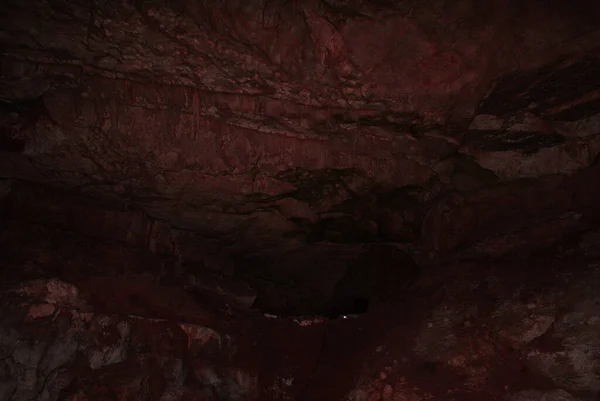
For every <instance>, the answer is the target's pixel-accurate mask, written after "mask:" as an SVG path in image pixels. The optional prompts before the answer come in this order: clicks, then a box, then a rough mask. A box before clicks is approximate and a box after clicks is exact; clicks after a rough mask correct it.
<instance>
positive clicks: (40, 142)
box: [0, 0, 600, 260]
mask: <svg viewBox="0 0 600 401" xmlns="http://www.w3.org/2000/svg"><path fill="white" fill-rule="evenodd" d="M2 8H3V12H2V13H1V14H0V26H1V27H2V28H1V29H0V43H1V44H2V72H1V76H0V88H1V89H0V91H1V94H0V98H1V99H2V103H1V112H0V115H1V117H0V124H1V127H2V130H1V134H0V138H2V139H1V140H0V144H1V146H0V151H1V152H2V158H0V175H2V176H6V177H16V178H19V179H25V180H33V181H39V182H44V183H46V184H51V185H59V186H62V187H67V188H75V189H77V190H79V191H81V192H84V193H89V194H93V195H94V196H102V197H104V198H110V199H115V200H118V201H120V202H121V203H125V204H135V205H138V206H140V207H141V208H142V209H143V210H145V211H146V212H147V213H149V214H151V215H152V216H154V217H157V218H160V219H164V220H167V221H169V222H170V223H171V224H173V225H174V226H175V227H178V228H183V229H191V230H194V231H196V232H200V233H202V234H204V235H205V236H209V237H218V238H220V239H222V240H223V241H225V243H226V244H229V245H231V248H232V250H233V251H234V252H235V253H236V254H243V255H245V256H249V255H250V254H251V253H254V254H255V256H256V257H257V258H261V259H262V260H264V259H268V258H270V257H272V256H273V253H281V252H283V251H286V250H290V249H292V250H293V249H302V248H303V247H304V246H306V244H307V243H312V242H315V241H316V242H322V241H325V240H326V241H332V242H341V243H348V242H369V241H392V242H397V243H404V244H407V248H409V249H408V250H409V251H413V250H414V249H415V248H416V249H422V248H423V247H427V246H429V245H433V248H434V249H432V250H431V251H433V252H434V253H437V252H438V251H439V249H437V248H436V246H437V245H436V244H431V241H432V239H431V237H435V236H436V233H433V234H431V233H429V232H428V231H426V232H423V231H422V230H423V228H422V225H423V223H424V222H423V218H425V219H426V215H427V214H428V213H429V211H430V210H431V209H434V210H436V209H438V208H439V207H442V208H444V207H446V206H443V203H442V205H438V204H437V202H436V201H435V200H436V199H438V198H439V197H443V196H444V195H448V194H451V193H454V192H455V191H459V192H461V193H463V192H469V191H471V190H476V189H478V188H482V187H490V186H494V185H504V184H503V183H505V182H509V181H513V180H515V179H530V178H538V177H547V176H553V175H557V174H559V175H565V174H566V178H565V179H568V176H569V174H572V173H575V172H577V171H578V170H580V169H584V168H586V167H588V166H590V165H591V164H592V163H593V162H594V160H595V158H596V156H597V154H598V153H599V147H600V143H599V141H598V133H599V118H600V117H598V112H599V110H598V96H599V92H598V91H599V90H600V81H598V76H600V61H599V60H598V43H600V41H599V40H598V39H599V36H598V35H599V34H600V31H599V30H598V26H599V24H598V22H599V21H600V7H598V6H597V5H596V4H595V2H585V1H576V2H573V3H572V4H568V5H567V4H562V3H560V2H557V1H554V2H550V3H548V2H542V1H528V2H526V3H525V2H522V1H517V0H514V1H512V0H511V1H491V0H490V1H483V2H481V1H474V0H473V1H471V0H462V1H458V2H455V1H453V2H446V1H441V0H428V1H419V2H415V1H393V2H392V1H389V2H381V1H378V2H374V1H372V2H367V1H310V2H270V1H253V2H248V3H247V4H246V3H244V5H241V3H238V2H235V1H201V2H191V1H187V0H178V1H170V2H160V1H158V2H120V3H118V4H117V3H104V2H91V3H89V2H77V1H76V2H63V1H46V0H39V1H36V0H26V1H18V2H16V1H14V2H13V1H5V2H4V3H3V6H2ZM474 218H476V219H479V218H481V217H480V216H474ZM483 218H484V217H483ZM517 221H520V219H519V220H517ZM428 224H431V222H426V224H425V225H426V226H427V225H428ZM433 224H443V223H439V222H438V223H435V222H434V223H433ZM506 224H507V225H508V224H509V223H508V222H506ZM433 241H435V240H433ZM453 245H454V244H453ZM430 256H431V255H429V254H427V257H426V258H425V259H426V260H429V257H430ZM431 257H433V256H431Z"/></svg>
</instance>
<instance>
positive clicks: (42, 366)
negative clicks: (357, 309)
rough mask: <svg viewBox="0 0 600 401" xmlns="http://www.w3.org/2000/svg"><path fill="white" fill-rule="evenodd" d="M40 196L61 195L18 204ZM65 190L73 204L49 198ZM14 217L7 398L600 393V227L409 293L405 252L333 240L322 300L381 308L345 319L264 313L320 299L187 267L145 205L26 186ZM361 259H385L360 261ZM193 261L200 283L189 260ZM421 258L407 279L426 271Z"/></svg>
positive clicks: (7, 275)
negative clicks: (358, 299)
mask: <svg viewBox="0 0 600 401" xmlns="http://www.w3.org/2000/svg"><path fill="white" fill-rule="evenodd" d="M31 191H43V193H45V196H43V197H41V196H37V197H25V198H19V197H18V196H17V195H18V194H21V195H24V194H25V193H31ZM35 193H37V192H35ZM11 199H12V200H11ZM15 199H22V200H23V201H22V202H14V200H15ZM26 199H29V203H27V202H25V200H26ZM52 199H54V201H55V202H56V200H60V202H56V203H46V202H50V201H51V200H52ZM88 202H91V201H90V200H88ZM77 204H78V205H79V208H77V207H74V205H77ZM35 205H37V207H32V206H35ZM61 205H66V208H65V207H61ZM19 207H30V209H29V210H31V211H35V213H34V212H32V213H30V214H26V213H18V210H19ZM2 210H3V213H0V217H1V223H2V225H1V226H0V227H2V230H1V231H0V233H1V235H0V269H1V270H0V273H1V274H0V277H1V278H2V279H1V280H0V298H1V299H0V300H1V301H2V307H1V308H0V327H1V330H0V366H1V368H0V395H1V397H2V399H6V400H11V401H21V400H47V401H53V400H99V399H107V400H145V399H149V400H190V401H191V400H198V401H200V400H232V401H233V400H288V401H292V400H298V401H302V400H310V399H314V400H324V401H326V400H332V401H338V400H348V401H358V400H361V401H362V400H398V401H400V400H415V401H421V400H440V401H441V400H445V401H450V400H465V401H470V400H472V401H476V400H483V399H485V400H490V401H501V400H502V401H504V400H511V401H541V400H556V401H593V400H595V397H597V395H598V394H600V376H599V374H598V369H597V368H598V366H600V342H599V338H598V332H599V327H600V326H599V325H600V307H599V305H600V299H598V291H597V289H598V288H599V286H600V269H599V266H600V260H599V259H598V253H597V252H590V251H588V250H589V249H594V246H595V245H594V238H596V235H595V231H590V232H588V233H586V234H585V235H580V236H579V237H578V239H576V240H572V241H570V242H563V246H562V249H554V250H552V251H546V252H545V253H542V254H540V253H538V254H525V253H523V254H518V253H517V254H510V255H509V256H507V257H504V258H502V259H498V258H495V259H491V258H490V257H485V256H482V255H481V254H473V255H472V256H471V257H470V258H469V259H464V258H462V257H461V258H454V260H453V261H452V262H446V263H444V264H442V265H440V266H438V267H435V268H433V267H432V268H429V269H426V270H421V271H419V272H418V274H417V275H416V276H413V278H412V279H411V280H410V282H411V283H412V285H408V286H407V283H408V282H409V281H407V280H406V279H398V280H397V281H394V279H393V276H392V275H393V274H397V273H395V272H398V270H394V269H392V268H391V267H390V265H389V264H392V265H393V264H395V263H400V262H401V261H403V262H402V263H405V264H406V263H408V262H411V259H410V258H409V257H408V255H407V254H406V253H404V252H401V251H399V250H398V249H397V248H392V247H390V246H383V245H377V246H372V247H371V249H370V250H367V251H366V252H365V251H364V250H361V249H359V248H354V251H355V252H354V253H353V254H352V253H349V249H347V248H345V249H339V248H337V253H333V252H332V249H325V250H321V252H322V253H321V254H320V255H321V256H323V257H331V256H335V255H337V259H332V260H331V262H335V261H337V263H338V266H337V267H336V266H335V265H334V264H332V265H331V269H332V270H335V269H337V270H336V271H337V275H336V274H333V273H331V272H330V275H331V277H329V278H328V279H325V278H323V277H321V281H316V280H315V281H313V284H315V283H317V282H320V283H321V284H322V287H321V289H320V291H321V296H322V297H323V298H322V299H323V301H322V302H323V303H322V304H321V305H327V302H331V301H332V299H335V298H336V294H337V295H338V296H339V293H340V292H341V293H342V294H343V295H347V294H351V295H355V294H356V293H354V292H353V291H360V290H362V291H371V292H372V298H370V300H371V301H372V302H371V304H370V305H369V308H368V311H367V312H366V313H361V314H359V315H339V316H336V318H335V319H332V318H327V317H323V316H315V315H312V316H286V315H280V316H277V315H273V314H272V313H264V311H263V310H260V309H258V308H257V306H258V307H260V308H265V307H267V305H269V302H268V301H269V300H270V299H271V298H270V297H275V298H274V299H275V300H274V301H273V300H271V305H279V306H281V305H282V304H281V303H280V302H281V300H282V299H283V298H281V297H282V296H283V295H282V294H287V296H288V300H289V302H291V303H292V304H293V303H294V302H295V303H296V305H304V306H306V305H307V304H306V303H305V301H306V299H309V298H310V292H307V293H305V295H304V297H305V298H303V296H302V294H301V293H294V292H285V291H283V290H285V289H288V290H289V286H288V287H286V286H285V285H283V284H280V285H279V286H278V285H277V284H275V283H271V285H272V287H265V286H264V285H263V286H261V285H256V284H257V282H256V281H254V282H252V281H250V284H254V285H256V287H255V289H254V290H255V291H256V292H250V293H248V292H247V291H248V289H246V290H244V291H241V290H239V287H238V283H239V282H243V281H244V280H243V276H240V273H239V272H238V271H237V269H234V271H233V273H229V272H225V271H223V272H221V273H220V274H215V271H214V269H212V268H211V267H202V266H203V265H202V266H200V265H198V264H196V265H193V264H187V263H186V261H187V259H186V257H190V256H189V254H188V256H186V257H184V256H182V254H180V253H177V251H176V249H181V248H177V247H172V248H167V247H165V248H160V247H158V246H156V247H155V246H150V244H161V243H163V242H162V241H160V240H158V237H153V236H144V235H139V232H138V231H136V230H141V231H140V232H143V233H146V234H152V233H155V232H156V231H154V230H153V229H152V228H153V227H154V222H152V221H151V220H145V219H144V218H142V217H140V216H141V215H140V213H139V212H136V211H131V210H129V211H127V210H121V211H120V212H117V211H116V210H114V209H110V208H107V206H106V205H103V204H101V203H97V202H96V203H94V202H91V203H86V202H85V199H84V198H80V197H74V196H73V195H68V194H66V193H64V192H58V193H57V192H56V190H50V189H48V188H44V189H35V188H31V187H30V186H20V185H15V186H12V187H11V191H10V193H9V195H8V197H6V198H5V199H4V201H3V203H2ZM9 212H10V213H9ZM67 212H68V213H67ZM58 216H60V218H57V217H58ZM103 216H112V218H104V217H103ZM132 222H135V224H133V223H132ZM166 227H167V226H163V231H161V232H163V233H165V232H167V231H168V230H166ZM136 238H138V239H140V238H141V239H143V240H141V239H140V240H135V239H136ZM169 238H170V237H169ZM177 238H182V237H177ZM136 241H137V242H136ZM17 244H21V245H20V246H19V245H17ZM596 246H597V244H596ZM159 248H160V249H171V251H170V252H172V253H168V252H167V251H166V250H165V251H163V253H158V252H157V249H159ZM334 248H335V247H334ZM198 249H199V252H200V253H199V254H198V255H205V253H203V252H204V251H205V249H206V248H202V247H200V248H198ZM393 249H395V250H393ZM308 256H309V257H313V256H314V255H308ZM361 258H369V259H368V261H370V262H371V263H372V265H373V267H376V268H375V269H367V270H364V269H357V268H356V266H362V265H363V264H364V263H365V262H364V261H363V262H361ZM386 258H388V259H386ZM192 259H193V260H196V261H197V260H200V257H197V256H195V255H192ZM178 260H179V261H180V263H181V264H182V265H185V266H187V267H186V269H187V270H186V272H187V273H190V272H192V273H191V274H193V276H194V277H195V280H196V281H195V282H189V281H187V278H186V277H185V275H183V274H182V273H181V272H179V271H178V270H177V269H175V267H172V266H174V265H173V264H176V262H177V261H178ZM321 260H326V259H321ZM386 260H387V262H386ZM368 261H367V262H368ZM349 262H352V263H349ZM170 263H171V264H170ZM227 263H229V262H227ZM227 263H226V264H227ZM386 263H387V264H386ZM170 266H171V267H170ZM405 267H406V266H405ZM409 267H410V265H409V266H408V268H407V270H405V272H404V273H402V274H410V275H414V272H411V270H410V268H409ZM194 269H195V270H194ZM346 270H348V271H350V272H352V273H351V274H349V275H344V271H346ZM289 271H297V269H294V268H292V269H291V270H289ZM366 272H371V274H373V276H371V277H369V276H365V275H364V274H365V273H366ZM376 272H379V274H380V275H375V273H376ZM240 277H242V278H240ZM369 280H371V281H370V283H369ZM361 282H364V284H365V285H364V286H363V287H361V286H360V285H358V283H361ZM331 283H333V284H331ZM336 283H338V284H336ZM372 285H375V287H372ZM219 288H220V289H221V291H219ZM244 288H246V287H244ZM304 288H305V291H308V289H309V288H313V289H316V288H318V287H314V286H313V287H311V286H305V287H304ZM336 288H337V289H338V290H337V292H336ZM394 288H395V289H396V290H397V291H396V292H395V296H393V297H389V296H388V297H387V298H385V293H386V291H391V292H393V290H394ZM227 289H229V292H228V291H225V290H227ZM282 289H283V290H282ZM254 290H253V291H254ZM269 291H270V292H269ZM274 293H275V294H277V293H278V294H279V295H277V296H274V295H273V294H274ZM364 294H365V293H361V294H359V295H361V296H364ZM380 297H384V298H385V300H382V298H380ZM249 298H250V299H253V300H254V298H256V302H253V303H252V304H250V303H249V302H245V301H247V300H248V299H249ZM261 298H263V300H262V301H261ZM313 298H314V299H313V302H317V300H318V299H319V298H318V297H316V296H315V297H313ZM342 298H343V297H342ZM265 299H266V300H265ZM329 305H331V304H329ZM334 305H335V303H334ZM342 306H343V305H342ZM291 310H300V309H291ZM363 312H364V311H363Z"/></svg>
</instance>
